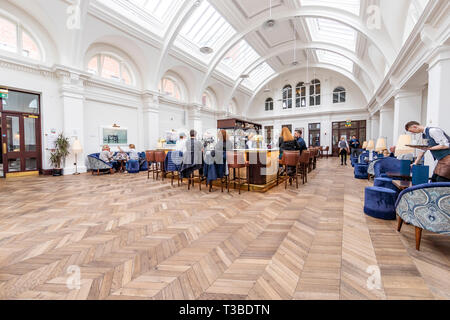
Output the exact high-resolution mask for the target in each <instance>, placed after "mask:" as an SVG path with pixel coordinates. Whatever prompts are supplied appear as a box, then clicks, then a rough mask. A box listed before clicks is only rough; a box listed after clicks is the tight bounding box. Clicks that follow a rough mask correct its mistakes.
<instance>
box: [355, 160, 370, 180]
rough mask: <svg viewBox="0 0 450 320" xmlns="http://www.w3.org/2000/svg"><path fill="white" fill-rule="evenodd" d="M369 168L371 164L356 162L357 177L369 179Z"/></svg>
mask: <svg viewBox="0 0 450 320" xmlns="http://www.w3.org/2000/svg"><path fill="white" fill-rule="evenodd" d="M367 169H369V165H367V164H362V163H356V164H355V178H356V179H367V178H369V175H368V173H367Z"/></svg>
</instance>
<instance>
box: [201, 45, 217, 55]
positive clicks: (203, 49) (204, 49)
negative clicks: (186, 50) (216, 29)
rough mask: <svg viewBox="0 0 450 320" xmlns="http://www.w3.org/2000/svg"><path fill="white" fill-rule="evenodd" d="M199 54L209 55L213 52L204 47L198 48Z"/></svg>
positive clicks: (209, 48) (211, 49)
mask: <svg viewBox="0 0 450 320" xmlns="http://www.w3.org/2000/svg"><path fill="white" fill-rule="evenodd" d="M200 52H201V53H203V54H211V53H213V52H214V50H213V48H211V47H207V46H205V47H201V48H200Z"/></svg>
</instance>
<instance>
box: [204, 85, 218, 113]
mask: <svg viewBox="0 0 450 320" xmlns="http://www.w3.org/2000/svg"><path fill="white" fill-rule="evenodd" d="M214 96H215V94H214V93H213V92H212V91H211V90H210V89H207V90H206V91H205V92H203V95H202V105H203V106H204V107H206V108H208V109H215V108H216V99H215V97H214Z"/></svg>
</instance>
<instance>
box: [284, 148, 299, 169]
mask: <svg viewBox="0 0 450 320" xmlns="http://www.w3.org/2000/svg"><path fill="white" fill-rule="evenodd" d="M299 157H300V153H299V152H298V151H285V152H283V158H284V160H283V162H284V165H287V166H292V167H295V166H297V164H298V159H299Z"/></svg>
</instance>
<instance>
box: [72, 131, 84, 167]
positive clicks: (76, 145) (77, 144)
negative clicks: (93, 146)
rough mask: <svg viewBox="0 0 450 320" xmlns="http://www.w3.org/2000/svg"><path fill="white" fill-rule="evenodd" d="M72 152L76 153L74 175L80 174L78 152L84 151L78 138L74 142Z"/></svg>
mask: <svg viewBox="0 0 450 320" xmlns="http://www.w3.org/2000/svg"><path fill="white" fill-rule="evenodd" d="M72 152H73V153H74V154H75V173H74V175H79V174H80V173H79V172H78V154H79V153H82V152H83V147H82V146H81V143H80V141H79V140H78V139H76V140H75V141H74V142H73V144H72Z"/></svg>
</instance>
